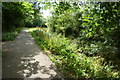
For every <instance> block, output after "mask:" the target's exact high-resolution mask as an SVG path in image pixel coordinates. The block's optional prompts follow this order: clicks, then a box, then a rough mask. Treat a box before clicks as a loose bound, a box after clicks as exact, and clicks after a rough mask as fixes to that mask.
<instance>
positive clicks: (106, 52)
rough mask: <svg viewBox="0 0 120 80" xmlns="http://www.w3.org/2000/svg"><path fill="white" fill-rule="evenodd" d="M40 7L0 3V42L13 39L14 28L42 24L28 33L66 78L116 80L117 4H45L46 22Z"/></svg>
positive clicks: (119, 74)
mask: <svg viewBox="0 0 120 80" xmlns="http://www.w3.org/2000/svg"><path fill="white" fill-rule="evenodd" d="M40 4H42V3H40V2H39V3H37V2H31V3H27V2H9V3H3V6H4V7H3V32H5V34H4V33H3V41H5V40H11V39H13V38H15V36H16V34H17V33H18V32H19V31H17V32H16V28H18V27H24V26H28V27H33V26H40V27H45V23H46V24H47V28H46V29H45V28H38V27H37V29H34V28H33V29H31V30H30V31H31V32H30V33H31V35H32V36H33V37H34V39H35V41H36V43H37V44H38V45H39V46H40V47H41V48H42V49H43V50H44V51H45V52H46V53H47V54H50V55H49V57H50V59H51V60H52V61H53V62H54V63H55V64H56V66H57V67H58V68H59V70H60V71H61V72H62V73H63V74H64V75H65V76H66V77H71V78H76V79H79V78H83V79H85V78H92V79H97V78H110V79H112V78H120V34H119V33H120V22H119V18H120V10H119V8H120V5H119V4H120V2H78V3H76V2H46V3H44V5H45V6H44V8H45V9H49V8H51V9H52V11H51V12H52V16H51V17H49V18H48V19H47V21H45V19H44V18H43V17H42V15H41V14H40V13H39V11H40V9H41V7H40V6H39V5H40ZM42 5H43V4H42ZM16 6H17V7H16ZM108 6H109V7H108ZM19 15H20V16H19ZM11 31H13V32H11ZM6 32H10V33H6ZM68 74H69V75H68Z"/></svg>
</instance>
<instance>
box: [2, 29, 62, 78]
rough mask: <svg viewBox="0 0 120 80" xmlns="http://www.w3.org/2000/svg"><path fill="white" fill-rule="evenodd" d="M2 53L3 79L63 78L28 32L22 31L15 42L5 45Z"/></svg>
mask: <svg viewBox="0 0 120 80" xmlns="http://www.w3.org/2000/svg"><path fill="white" fill-rule="evenodd" d="M2 51H3V56H2V62H3V63H2V70H3V71H2V77H3V78H24V80H27V79H28V78H34V79H33V80H41V78H49V80H50V79H53V78H61V76H60V73H59V71H58V70H57V69H56V67H55V65H54V64H53V63H52V62H51V61H50V59H49V58H48V56H46V54H44V53H43V52H42V50H41V49H40V48H39V47H38V46H37V45H36V44H35V42H34V39H33V38H32V37H31V35H30V34H29V33H28V32H27V30H23V31H21V32H20V34H19V35H18V36H17V38H16V39H15V40H14V41H11V42H7V43H3V44H2Z"/></svg>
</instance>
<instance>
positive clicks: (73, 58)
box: [31, 30, 119, 79]
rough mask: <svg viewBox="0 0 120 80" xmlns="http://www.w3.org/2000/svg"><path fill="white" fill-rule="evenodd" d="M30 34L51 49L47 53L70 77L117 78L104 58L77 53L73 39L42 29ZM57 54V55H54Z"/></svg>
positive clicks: (117, 75) (44, 46)
mask: <svg viewBox="0 0 120 80" xmlns="http://www.w3.org/2000/svg"><path fill="white" fill-rule="evenodd" d="M31 34H32V36H33V37H34V38H35V40H36V42H37V43H38V44H39V45H40V47H42V48H43V49H45V50H46V49H47V50H50V51H52V53H54V54H51V55H49V56H50V58H51V60H52V61H53V62H54V63H55V64H56V66H57V67H58V68H59V69H60V71H61V72H62V73H64V74H65V76H67V77H71V78H92V79H96V78H119V72H116V71H114V70H113V69H112V68H113V67H112V66H110V65H109V63H106V62H105V61H104V58H102V57H100V56H97V57H88V56H86V55H85V54H83V53H78V51H79V50H80V48H79V49H78V45H77V43H76V41H75V40H69V39H68V38H65V37H63V36H61V35H57V34H53V35H48V34H47V33H45V32H44V31H43V32H42V31H38V30H37V31H33V32H31ZM91 47H95V45H91ZM56 54H57V55H56ZM68 74H69V75H68Z"/></svg>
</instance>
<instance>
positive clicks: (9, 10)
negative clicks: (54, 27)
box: [1, 2, 45, 41]
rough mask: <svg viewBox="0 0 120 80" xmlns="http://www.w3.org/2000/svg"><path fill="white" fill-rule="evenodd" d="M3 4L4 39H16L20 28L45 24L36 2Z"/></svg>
mask: <svg viewBox="0 0 120 80" xmlns="http://www.w3.org/2000/svg"><path fill="white" fill-rule="evenodd" d="M1 5H2V41H9V40H14V39H15V38H16V36H17V34H18V33H19V31H20V28H21V29H22V28H24V27H36V26H38V27H39V26H41V27H42V26H43V27H44V26H45V20H43V19H44V18H43V17H42V16H41V14H40V13H39V11H40V7H39V8H38V5H37V3H36V2H31V3H30V2H29V3H28V2H3V3H2V4H1ZM18 28H19V29H18Z"/></svg>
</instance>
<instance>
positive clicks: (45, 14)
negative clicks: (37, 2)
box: [41, 9, 52, 19]
mask: <svg viewBox="0 0 120 80" xmlns="http://www.w3.org/2000/svg"><path fill="white" fill-rule="evenodd" d="M41 12H42V13H43V14H42V16H43V17H44V18H46V19H47V18H48V17H49V16H52V14H51V13H50V9H47V10H41Z"/></svg>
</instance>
